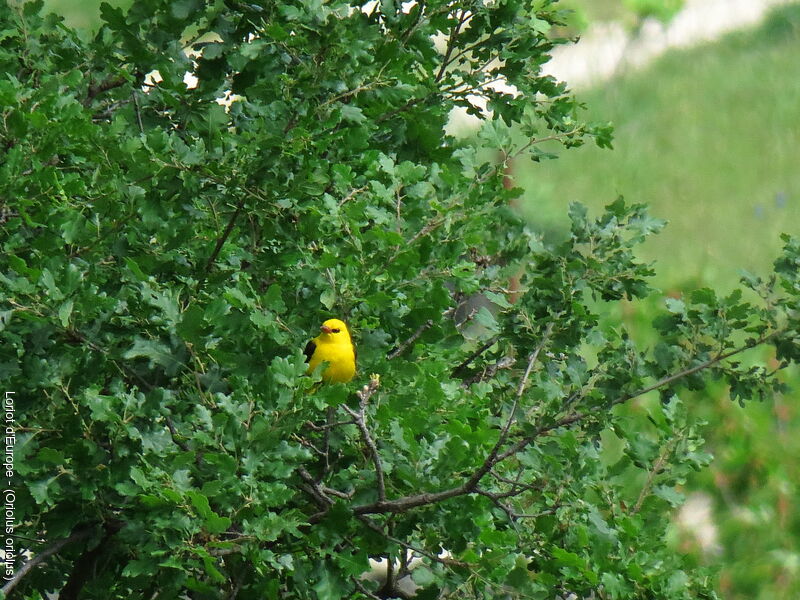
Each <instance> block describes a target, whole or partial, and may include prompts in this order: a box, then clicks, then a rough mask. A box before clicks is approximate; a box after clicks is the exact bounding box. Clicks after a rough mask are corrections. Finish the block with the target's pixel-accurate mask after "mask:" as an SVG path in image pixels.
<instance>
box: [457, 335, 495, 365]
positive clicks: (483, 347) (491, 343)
mask: <svg viewBox="0 0 800 600" xmlns="http://www.w3.org/2000/svg"><path fill="white" fill-rule="evenodd" d="M498 339H500V336H499V335H496V336H494V337H493V338H490V339H489V340H488V341H486V342H484V343H483V344H481V346H480V347H479V348H478V349H477V350H475V351H474V352H473V353H472V354H470V355H469V356H468V357H467V358H465V359H464V361H463V362H462V363H461V364H460V365H458V366H457V367H456V368H455V369H453V373H458V372H459V371H463V370H464V369H466V368H467V367H468V366H469V364H470V363H471V362H472V361H473V360H475V359H476V358H478V357H479V356H480V355H481V354H483V353H484V352H486V351H487V350H488V349H489V348H491V347H492V346H494V345H495V343H496V342H497V340H498Z"/></svg>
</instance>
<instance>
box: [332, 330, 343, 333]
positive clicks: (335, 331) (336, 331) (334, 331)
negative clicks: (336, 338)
mask: <svg viewBox="0 0 800 600" xmlns="http://www.w3.org/2000/svg"><path fill="white" fill-rule="evenodd" d="M331 331H332V332H333V333H339V332H340V331H341V329H331Z"/></svg>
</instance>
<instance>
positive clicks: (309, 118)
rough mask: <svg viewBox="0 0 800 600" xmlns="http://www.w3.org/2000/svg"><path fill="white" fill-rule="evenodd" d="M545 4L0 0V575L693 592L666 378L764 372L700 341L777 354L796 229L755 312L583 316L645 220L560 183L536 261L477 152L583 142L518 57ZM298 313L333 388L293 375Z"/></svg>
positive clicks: (673, 410) (678, 380) (143, 592)
mask: <svg viewBox="0 0 800 600" xmlns="http://www.w3.org/2000/svg"><path fill="white" fill-rule="evenodd" d="M551 4H552V3H551V2H549V1H548V0H530V1H527V2H511V1H504V0H498V1H495V2H483V1H478V0H430V1H420V2H416V3H399V2H393V1H391V0H383V1H381V2H376V3H372V2H371V3H367V4H364V5H358V4H351V3H349V2H344V1H337V0H331V1H329V2H321V1H319V0H302V1H300V2H285V3H281V2H239V1H238V0H225V1H222V0H217V1H215V2H209V3H201V2H195V1H192V0H185V1H181V2H167V1H165V0H140V1H138V2H135V3H134V4H133V6H132V8H131V10H130V11H129V12H127V13H125V12H123V11H121V10H119V9H114V8H112V7H110V6H108V5H104V7H103V11H102V12H103V19H104V23H105V24H104V25H103V27H102V28H101V29H100V31H99V32H98V33H97V35H96V36H95V37H94V38H92V39H91V40H89V41H85V40H84V39H82V38H81V37H80V36H79V35H77V34H76V33H74V32H72V31H70V30H68V29H67V28H65V27H64V26H63V25H62V24H61V23H60V21H59V20H58V18H56V17H54V16H48V17H41V16H39V11H40V9H41V3H39V4H29V5H26V6H25V7H23V8H21V9H17V8H12V7H10V6H8V5H6V4H3V5H1V6H0V73H3V74H4V75H3V76H2V77H1V78H0V99H2V105H1V106H0V112H2V115H0V117H1V118H0V203H1V204H2V208H3V213H2V215H3V217H2V223H0V231H2V236H1V237H0V242H2V245H3V252H2V255H1V256H0V285H1V286H2V290H3V295H2V303H1V304H0V335H1V336H2V340H1V341H2V344H0V372H2V374H3V380H4V381H6V382H8V388H9V389H10V390H12V391H14V392H15V393H16V398H17V422H18V431H17V438H16V439H17V443H16V466H17V475H18V478H19V481H18V482H16V483H17V490H18V493H17V506H16V510H17V513H16V516H17V519H18V522H19V526H18V527H17V534H18V535H20V536H22V537H20V538H19V539H20V540H26V541H25V542H24V543H25V544H30V546H29V549H30V550H31V551H32V552H33V556H34V558H33V559H32V560H37V559H36V557H37V556H43V555H45V553H48V554H51V556H50V557H49V558H48V559H47V560H46V561H42V562H41V564H40V563H38V562H37V563H36V564H35V566H34V569H33V571H31V572H30V573H35V577H34V576H30V575H29V576H27V577H24V578H20V579H18V580H15V581H13V582H11V583H9V584H7V587H6V589H7V590H8V589H11V588H10V587H9V586H12V584H13V587H15V588H16V589H17V590H20V591H21V593H22V594H24V595H25V596H26V597H30V598H40V597H43V595H44V594H45V593H47V592H52V591H56V590H60V591H61V597H63V598H67V597H77V596H78V594H79V593H82V594H84V595H85V597H104V598H143V599H144V598H148V599H149V598H154V597H155V598H176V597H192V598H223V597H226V598H234V597H235V598H287V599H289V598H320V599H324V600H328V599H331V600H332V599H336V598H351V597H352V598H375V597H401V596H400V595H401V592H400V591H399V587H398V586H399V583H402V582H403V580H406V583H408V581H407V580H408V579H409V578H412V579H413V582H414V585H416V586H417V587H418V588H419V589H418V597H420V598H451V597H452V598H456V597H463V596H464V595H471V596H474V597H476V598H479V597H480V598H494V597H498V596H501V595H503V596H508V597H525V598H553V597H556V596H559V595H560V596H562V597H566V596H569V595H570V594H576V595H577V596H578V597H604V598H634V597H635V598H665V599H666V598H669V599H674V598H696V597H712V596H713V593H712V592H710V591H709V585H708V583H707V581H706V579H705V577H704V576H702V575H701V574H699V573H696V572H693V571H690V570H688V567H687V566H686V565H685V564H684V562H683V560H682V559H681V558H680V557H679V556H676V555H675V554H673V553H672V552H670V551H669V550H668V549H667V548H666V547H665V544H664V531H665V527H666V517H665V515H666V513H667V511H668V510H669V509H670V508H671V507H673V506H675V505H676V504H678V503H679V502H680V498H679V495H678V494H677V492H676V491H675V485H676V484H678V483H680V482H681V481H683V478H684V477H685V475H686V473H688V471H689V470H690V469H696V468H700V467H702V466H703V465H704V464H706V462H707V460H708V458H707V457H706V456H705V455H704V454H703V453H702V450H701V445H702V443H701V440H699V439H698V437H697V434H696V432H695V430H694V425H693V424H692V423H691V420H690V419H688V418H687V416H686V412H685V410H684V407H683V404H682V403H681V401H680V399H679V398H678V397H677V395H676V390H677V388H678V386H679V385H688V386H689V387H690V388H691V387H698V386H701V385H703V381H704V377H705V376H706V375H705V374H706V372H711V373H712V374H713V375H715V376H717V377H723V378H725V379H726V380H727V381H728V382H729V383H730V384H731V390H732V396H733V397H735V398H736V399H740V400H744V399H749V398H753V397H763V396H764V395H765V394H767V393H769V390H771V389H774V386H775V385H776V383H775V382H776V378H775V377H774V373H773V372H771V371H765V370H764V368H763V367H761V366H759V365H757V364H744V363H739V362H735V361H733V360H730V359H732V358H733V357H734V356H737V355H738V354H739V353H741V352H742V351H743V350H745V349H746V348H749V347H751V346H755V345H759V344H762V343H767V342H769V343H773V344H775V346H776V349H777V358H778V361H779V362H780V364H779V366H785V365H786V364H789V363H790V362H792V361H795V360H796V359H797V358H798V355H799V353H800V350H798V344H797V320H796V314H795V312H793V311H795V309H796V305H797V297H798V294H800V286H799V285H798V278H797V263H798V260H800V259H798V256H799V255H800V249H799V248H798V244H797V242H796V241H795V240H788V239H787V244H788V245H787V252H786V254H785V257H784V258H783V259H782V260H781V261H780V262H779V263H778V265H777V266H778V268H777V275H776V277H775V278H774V279H772V280H770V281H768V282H760V281H755V280H753V284H752V287H753V288H754V289H756V290H758V291H759V293H760V294H761V297H762V300H763V301H762V302H761V303H758V304H753V303H749V302H745V301H744V300H743V299H742V296H741V295H739V294H733V295H730V296H728V297H727V298H721V299H720V298H717V297H716V295H715V294H714V293H713V292H712V291H710V290H701V291H698V292H696V293H695V294H694V295H693V296H692V297H691V298H690V301H688V302H684V301H681V300H677V299H676V300H671V301H669V303H668V309H669V310H668V313H667V314H666V315H665V316H664V317H662V318H661V319H660V320H659V321H658V323H657V326H658V327H659V328H660V330H661V331H662V332H663V336H662V342H661V343H659V344H658V345H656V347H655V348H654V349H653V351H652V352H644V351H642V350H640V349H639V348H637V346H636V345H635V344H634V343H633V341H632V340H631V339H630V338H629V336H628V335H627V333H626V332H625V331H624V330H623V329H620V328H618V327H614V326H611V325H609V324H608V323H606V322H605V321H604V320H603V319H601V316H602V314H603V311H604V310H605V309H606V307H607V306H608V304H609V303H613V302H618V301H620V300H622V299H625V298H641V297H644V296H645V295H647V294H650V293H651V290H650V289H649V287H648V285H647V283H646V278H647V276H648V275H650V274H651V268H650V266H649V265H644V264H641V263H639V262H638V261H637V260H636V258H635V254H634V249H635V246H636V245H637V244H638V243H640V242H641V241H642V240H643V239H644V238H645V237H646V236H647V235H648V234H650V233H652V232H654V231H657V230H658V229H659V228H660V227H661V224H660V223H659V222H657V221H655V220H653V219H651V218H649V217H648V216H647V214H646V211H645V210H644V208H643V207H642V206H639V205H634V206H628V205H626V204H625V203H624V202H623V201H622V200H619V201H616V202H614V203H612V204H610V205H609V206H608V207H607V210H606V212H605V213H604V214H603V215H601V216H600V217H599V218H590V217H589V216H588V215H587V213H586V211H585V209H583V208H582V207H580V206H579V205H575V206H573V207H572V209H571V211H570V214H571V218H572V223H573V224H572V230H571V234H570V236H569V238H568V239H567V240H565V241H563V242H562V243H560V244H558V245H556V246H554V247H550V246H545V245H544V244H543V243H542V242H541V240H540V239H539V238H538V237H537V235H535V233H534V232H532V231H531V230H530V229H529V228H528V227H527V226H526V225H525V224H524V223H523V222H522V221H521V220H520V218H519V217H518V216H517V215H516V213H515V211H514V209H513V205H512V202H513V199H514V198H515V196H516V191H515V190H514V189H511V188H510V186H508V185H507V183H508V182H507V181H506V180H505V175H504V168H505V166H506V161H508V160H511V159H512V158H513V157H515V156H519V155H522V154H526V153H532V155H533V157H534V158H538V157H540V156H541V155H542V152H543V151H541V150H539V143H540V142H551V143H552V142H561V143H562V144H563V145H564V146H566V147H571V146H576V145H579V144H580V143H583V141H584V140H586V139H592V138H593V139H594V140H595V141H596V142H597V143H598V144H600V145H604V146H608V145H609V144H610V133H609V130H608V128H607V127H593V126H589V125H586V124H584V123H582V122H580V120H579V114H578V109H579V105H578V104H577V103H576V101H575V100H574V98H572V97H571V96H570V95H569V94H568V93H567V91H566V89H565V86H564V85H563V84H561V83H559V82H556V81H554V80H553V79H552V78H550V77H546V76H543V75H542V74H541V72H540V69H539V67H540V66H541V65H542V64H543V63H544V62H546V60H547V59H548V54H547V53H548V52H549V51H550V49H551V48H552V46H553V44H554V43H555V42H556V41H555V40H554V39H552V38H551V37H550V33H549V32H550V28H551V26H552V25H554V24H557V23H558V22H559V18H560V17H559V14H558V12H557V11H556V10H555V8H554V7H553V6H551ZM187 73H188V74H191V75H193V76H194V77H195V78H196V82H195V81H193V80H192V79H191V78H187ZM498 79H502V80H504V81H505V82H507V83H508V84H510V85H513V86H514V88H515V91H514V93H511V92H501V91H497V90H495V89H494V88H493V87H491V84H492V82H495V81H497V80H498ZM480 95H483V96H485V98H486V99H487V101H488V108H489V109H490V110H491V113H486V112H484V111H483V110H482V109H480V108H479V107H478V105H477V102H476V100H475V98H476V96H480ZM456 107H462V108H467V110H468V111H469V112H471V113H473V114H475V115H477V116H479V117H481V118H482V119H484V120H485V121H486V123H485V126H484V129H483V131H482V134H481V139H482V140H483V141H482V143H483V144H485V145H486V146H491V147H493V148H494V149H495V150H496V151H497V152H498V155H499V156H501V157H502V160H501V161H500V162H499V163H498V164H494V163H490V162H486V161H483V160H481V159H480V158H479V157H480V156H481V152H479V151H478V150H476V149H475V148H473V147H471V146H468V145H466V144H464V143H462V142H459V141H457V140H455V139H454V138H452V137H450V136H448V135H447V134H446V133H445V132H444V127H445V125H446V123H447V120H448V117H449V115H450V114H451V111H452V110H453V109H454V108H456ZM512 123H516V124H518V125H519V126H520V127H521V130H522V131H523V133H524V134H525V135H526V136H527V138H526V139H524V140H522V141H518V140H514V139H513V136H510V135H509V134H508V128H507V125H508V124H512ZM330 316H336V317H339V318H344V319H345V320H347V322H348V323H349V324H350V326H351V328H352V329H353V331H354V333H355V336H356V341H357V344H358V350H359V364H358V366H359V374H358V375H357V377H356V379H355V380H354V381H353V382H352V383H350V384H348V385H344V384H333V385H322V386H320V385H319V382H318V381H317V380H316V379H315V378H314V377H313V376H312V377H309V376H306V370H307V366H306V364H305V362H304V356H303V354H302V352H301V349H302V348H303V347H304V345H305V343H306V341H307V340H308V339H309V338H310V337H312V336H313V335H315V333H316V331H317V328H318V326H319V324H320V323H321V322H322V320H324V319H325V318H327V317H330ZM372 374H375V375H376V376H379V377H372V378H370V375H372ZM361 386H364V387H363V388H362V387H361ZM656 389H659V390H665V391H664V392H663V402H662V403H660V404H659V403H652V405H649V404H637V409H636V410H634V409H631V410H628V411H626V410H625V409H626V406H623V405H625V404H626V403H628V401H632V400H633V399H634V398H639V397H640V396H642V395H643V394H645V393H646V392H648V391H651V390H656ZM357 390H358V391H357ZM20 543H22V542H20ZM370 558H384V559H388V561H389V564H391V565H392V567H391V569H390V570H389V576H388V578H386V577H385V578H384V579H386V581H385V582H382V583H377V584H376V583H375V582H374V581H371V580H368V579H364V578H363V575H364V573H365V572H367V571H368V570H369V569H370V563H369V559H370ZM70 594H71V595H70Z"/></svg>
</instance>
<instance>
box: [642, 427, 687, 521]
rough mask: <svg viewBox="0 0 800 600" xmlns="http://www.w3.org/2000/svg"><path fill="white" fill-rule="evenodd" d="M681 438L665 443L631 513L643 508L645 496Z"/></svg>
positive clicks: (674, 438)
mask: <svg viewBox="0 0 800 600" xmlns="http://www.w3.org/2000/svg"><path fill="white" fill-rule="evenodd" d="M679 439H681V438H680V437H673V438H671V439H670V440H669V441H668V442H667V443H666V444H664V448H663V449H662V450H661V453H660V454H659V455H658V458H657V459H656V461H655V462H654V463H653V468H652V469H650V472H649V473H648V474H647V481H645V482H644V485H643V486H642V491H641V492H639V497H638V498H637V499H636V504H634V505H633V508H632V509H631V512H630V514H632V515H635V514H636V513H638V512H639V510H640V509H641V508H642V504H643V503H644V500H645V498H647V495H648V494H649V493H650V489H651V488H652V487H653V481H654V480H655V478H656V476H657V475H658V474H659V473H661V470H662V467H663V466H664V463H665V462H666V460H667V457H668V456H669V454H670V453H671V452H672V448H673V447H674V446H675V444H676V443H677V441H678V440H679Z"/></svg>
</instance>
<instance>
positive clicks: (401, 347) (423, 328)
mask: <svg viewBox="0 0 800 600" xmlns="http://www.w3.org/2000/svg"><path fill="white" fill-rule="evenodd" d="M431 327H433V319H428V320H427V321H425V322H424V323H423V324H422V325H420V326H419V327H418V328H417V330H416V331H415V332H414V333H413V334H411V337H409V338H408V339H407V340H406V341H404V342H403V343H402V344H400V345H399V346H398V347H397V348H395V349H394V350H392V351H391V352H390V353H389V354H388V355H387V356H386V360H392V359H393V358H397V357H398V356H400V355H401V354H402V353H403V352H405V351H406V350H407V349H408V347H409V346H411V345H412V344H413V343H414V342H416V341H417V340H418V339H419V337H420V336H421V335H422V334H423V333H425V331H426V330H428V329H430V328H431Z"/></svg>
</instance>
